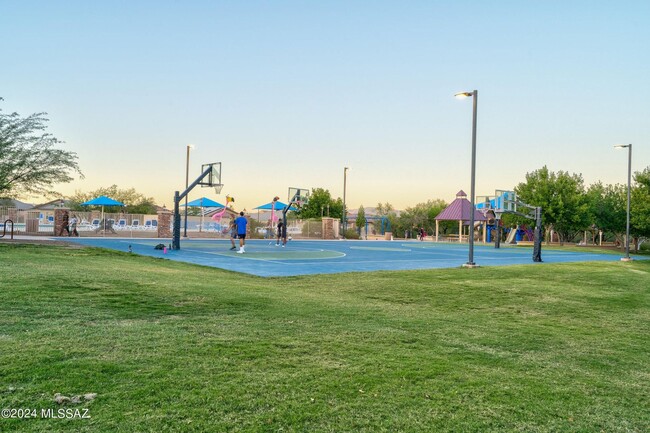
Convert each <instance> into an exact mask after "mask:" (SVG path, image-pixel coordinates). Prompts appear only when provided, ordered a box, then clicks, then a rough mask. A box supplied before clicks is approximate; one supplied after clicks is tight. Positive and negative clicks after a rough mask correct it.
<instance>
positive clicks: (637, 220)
mask: <svg viewBox="0 0 650 433" xmlns="http://www.w3.org/2000/svg"><path fill="white" fill-rule="evenodd" d="M634 181H635V183H636V184H635V185H634V188H632V191H631V200H630V234H631V236H634V250H635V251H638V248H639V240H640V238H647V237H650V167H646V168H645V170H643V171H642V172H636V173H635V174H634Z"/></svg>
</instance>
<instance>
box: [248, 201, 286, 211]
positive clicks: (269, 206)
mask: <svg viewBox="0 0 650 433" xmlns="http://www.w3.org/2000/svg"><path fill="white" fill-rule="evenodd" d="M286 206H287V205H286V204H284V203H282V202H281V201H279V200H278V201H276V202H275V210H282V209H284V208H285V207H286ZM253 209H257V210H273V202H269V203H267V204H263V205H262V206H257V207H255V208H253Z"/></svg>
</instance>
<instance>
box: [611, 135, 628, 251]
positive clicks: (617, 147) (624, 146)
mask: <svg viewBox="0 0 650 433" xmlns="http://www.w3.org/2000/svg"><path fill="white" fill-rule="evenodd" d="M614 148H615V149H625V148H627V150H628V152H627V220H626V222H625V257H623V258H622V259H621V260H622V261H624V262H629V261H630V260H632V258H631V257H630V187H631V184H632V145H631V144H617V145H615V146H614Z"/></svg>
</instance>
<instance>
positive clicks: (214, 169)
mask: <svg viewBox="0 0 650 433" xmlns="http://www.w3.org/2000/svg"><path fill="white" fill-rule="evenodd" d="M208 169H210V171H209V172H208V174H207V175H206V176H205V177H204V178H203V179H201V182H199V185H201V186H202V187H213V188H215V191H217V194H219V193H220V192H221V188H222V187H223V184H222V183H221V163H220V162H213V163H211V164H203V165H201V173H205V171H206V170H208Z"/></svg>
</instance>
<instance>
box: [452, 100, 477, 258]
mask: <svg viewBox="0 0 650 433" xmlns="http://www.w3.org/2000/svg"><path fill="white" fill-rule="evenodd" d="M454 96H456V98H459V99H463V98H469V97H470V96H471V97H472V98H473V99H474V104H473V105H474V110H473V115H472V183H471V189H470V202H471V204H472V207H471V209H470V215H469V258H468V260H467V263H465V264H464V265H463V266H465V267H468V268H474V267H476V263H474V212H475V211H474V209H475V204H474V199H475V189H474V185H475V183H476V111H477V104H478V90H474V91H472V92H460V93H456V95H454Z"/></svg>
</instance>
